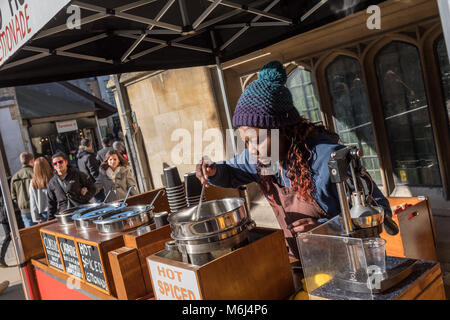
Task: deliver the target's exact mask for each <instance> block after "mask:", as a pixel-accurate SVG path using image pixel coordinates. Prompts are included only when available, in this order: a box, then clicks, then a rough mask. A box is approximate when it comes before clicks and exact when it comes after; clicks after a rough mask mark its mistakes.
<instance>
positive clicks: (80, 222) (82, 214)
mask: <svg viewBox="0 0 450 320" xmlns="http://www.w3.org/2000/svg"><path fill="white" fill-rule="evenodd" d="M125 207H126V203H123V202H114V203H107V204H103V205H101V206H98V207H94V208H92V209H91V210H80V211H79V212H77V213H75V214H74V215H73V216H72V220H73V221H74V222H75V226H76V227H77V229H78V230H88V229H92V228H95V225H94V224H93V221H94V220H96V219H98V218H99V217H101V216H104V215H109V214H111V213H113V212H114V211H116V210H121V209H124V208H125Z"/></svg>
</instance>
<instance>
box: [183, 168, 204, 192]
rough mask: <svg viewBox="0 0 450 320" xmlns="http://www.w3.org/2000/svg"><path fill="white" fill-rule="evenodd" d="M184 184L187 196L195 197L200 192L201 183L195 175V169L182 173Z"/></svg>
mask: <svg viewBox="0 0 450 320" xmlns="http://www.w3.org/2000/svg"><path fill="white" fill-rule="evenodd" d="M184 186H185V189H186V195H187V196H188V197H196V196H199V197H200V194H201V193H202V183H201V182H200V180H198V178H197V176H196V175H195V171H193V172H189V173H186V174H185V175H184Z"/></svg>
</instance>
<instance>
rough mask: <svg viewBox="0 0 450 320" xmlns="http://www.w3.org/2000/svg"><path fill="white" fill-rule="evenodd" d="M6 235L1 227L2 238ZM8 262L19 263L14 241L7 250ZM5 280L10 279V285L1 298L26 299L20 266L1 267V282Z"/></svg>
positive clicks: (0, 235) (11, 264)
mask: <svg viewBox="0 0 450 320" xmlns="http://www.w3.org/2000/svg"><path fill="white" fill-rule="evenodd" d="M4 237H5V235H4V234H3V229H0V239H1V240H3V238H4ZM6 263H7V264H8V266H15V265H17V260H16V255H15V252H14V245H13V244H12V242H11V243H10V245H9V247H8V251H7V252H6ZM5 280H8V281H9V287H8V288H7V289H6V290H5V291H4V292H3V293H2V294H1V295H0V300H25V294H24V292H23V287H22V279H21V277H20V272H19V268H18V267H11V268H0V282H3V281H5Z"/></svg>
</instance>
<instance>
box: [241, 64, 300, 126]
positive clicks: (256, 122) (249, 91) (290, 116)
mask: <svg viewBox="0 0 450 320" xmlns="http://www.w3.org/2000/svg"><path fill="white" fill-rule="evenodd" d="M286 81H287V75H286V70H285V69H284V66H283V64H282V63H281V62H280V61H271V62H269V63H267V64H266V65H265V66H264V67H262V68H261V70H260V71H259V74H258V79H257V80H255V81H253V82H252V83H250V84H249V85H248V86H247V87H246V88H245V90H244V92H243V93H242V95H241V97H240V98H239V101H238V103H237V106H236V109H235V111H234V115H233V125H234V126H235V127H241V126H248V127H255V128H266V129H269V128H271V129H274V128H281V127H284V126H289V125H294V124H296V123H298V122H300V120H301V118H300V114H299V113H298V111H297V109H296V108H295V106H294V103H293V101H292V95H291V92H290V91H289V89H288V88H287V87H286V86H285V84H286Z"/></svg>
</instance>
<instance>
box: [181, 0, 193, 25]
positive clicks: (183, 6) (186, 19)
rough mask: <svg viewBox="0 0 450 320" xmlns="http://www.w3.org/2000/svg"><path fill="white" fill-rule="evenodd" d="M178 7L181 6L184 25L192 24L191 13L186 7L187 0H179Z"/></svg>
mask: <svg viewBox="0 0 450 320" xmlns="http://www.w3.org/2000/svg"><path fill="white" fill-rule="evenodd" d="M178 7H179V8H180V14H181V20H182V21H183V27H187V26H188V25H190V24H191V22H190V20H189V15H188V12H187V8H186V1H185V0H178Z"/></svg>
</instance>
